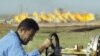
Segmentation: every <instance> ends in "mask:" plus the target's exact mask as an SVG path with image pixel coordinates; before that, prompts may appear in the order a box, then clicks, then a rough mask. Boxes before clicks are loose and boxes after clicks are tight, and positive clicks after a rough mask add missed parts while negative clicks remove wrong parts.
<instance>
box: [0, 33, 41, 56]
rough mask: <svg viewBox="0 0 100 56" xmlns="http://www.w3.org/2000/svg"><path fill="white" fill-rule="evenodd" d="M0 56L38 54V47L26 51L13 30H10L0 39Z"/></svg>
mask: <svg viewBox="0 0 100 56" xmlns="http://www.w3.org/2000/svg"><path fill="white" fill-rule="evenodd" d="M0 56H40V53H39V51H38V49H35V50H34V51H33V52H31V53H26V52H25V50H24V49H23V48H22V44H21V42H20V40H19V38H18V36H17V34H16V33H15V32H14V31H10V32H9V33H8V34H7V35H6V36H4V37H3V38H2V39H0Z"/></svg>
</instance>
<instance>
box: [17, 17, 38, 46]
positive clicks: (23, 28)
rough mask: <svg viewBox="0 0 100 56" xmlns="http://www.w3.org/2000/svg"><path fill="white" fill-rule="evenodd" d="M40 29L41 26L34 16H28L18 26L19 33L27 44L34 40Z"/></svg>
mask: <svg viewBox="0 0 100 56" xmlns="http://www.w3.org/2000/svg"><path fill="white" fill-rule="evenodd" d="M38 30H39V26H38V24H37V23H36V21H34V20H33V19H32V18H26V19H25V20H23V21H22V22H21V23H20V24H19V26H18V28H17V33H18V34H19V37H20V39H21V41H22V44H24V45H26V44H27V43H28V42H29V41H30V40H32V39H33V36H34V35H35V33H36V32H37V31H38Z"/></svg>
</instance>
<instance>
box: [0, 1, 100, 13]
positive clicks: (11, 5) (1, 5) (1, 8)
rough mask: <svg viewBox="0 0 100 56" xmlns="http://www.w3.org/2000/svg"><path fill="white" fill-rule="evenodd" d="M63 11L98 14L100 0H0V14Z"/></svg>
mask: <svg viewBox="0 0 100 56" xmlns="http://www.w3.org/2000/svg"><path fill="white" fill-rule="evenodd" d="M56 8H62V9H63V10H65V11H76V12H81V11H82V12H83V11H86V12H87V11H88V12H93V13H100V0H0V14H12V13H19V12H21V11H23V12H28V13H32V12H34V11H37V12H41V11H46V12H52V11H54V9H56Z"/></svg>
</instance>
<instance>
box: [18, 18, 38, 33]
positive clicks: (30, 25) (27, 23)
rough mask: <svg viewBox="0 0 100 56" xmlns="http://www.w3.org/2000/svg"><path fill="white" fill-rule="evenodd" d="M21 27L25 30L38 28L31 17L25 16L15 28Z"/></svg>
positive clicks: (36, 29)
mask: <svg viewBox="0 0 100 56" xmlns="http://www.w3.org/2000/svg"><path fill="white" fill-rule="evenodd" d="M20 27H23V28H24V29H25V30H30V29H34V30H35V31H38V30H39V26H38V23H37V22H36V21H35V20H33V19H32V18H25V19H24V20H23V21H22V22H21V23H20V24H19V26H18V28H17V30H18V29H19V28H20Z"/></svg>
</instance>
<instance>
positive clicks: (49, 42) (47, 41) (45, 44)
mask: <svg viewBox="0 0 100 56" xmlns="http://www.w3.org/2000/svg"><path fill="white" fill-rule="evenodd" d="M43 45H44V46H45V48H48V47H49V46H50V45H51V41H50V39H48V38H47V39H46V40H45V41H44V42H43Z"/></svg>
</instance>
